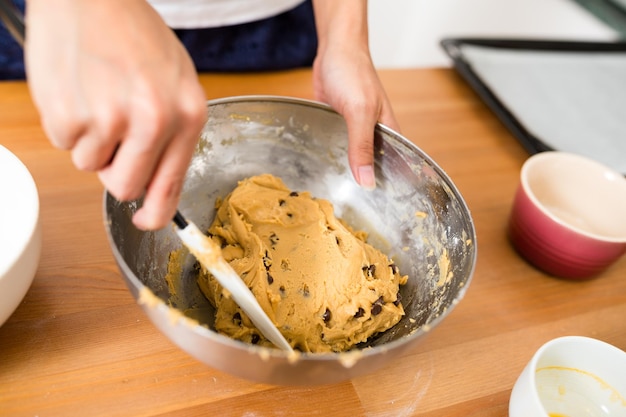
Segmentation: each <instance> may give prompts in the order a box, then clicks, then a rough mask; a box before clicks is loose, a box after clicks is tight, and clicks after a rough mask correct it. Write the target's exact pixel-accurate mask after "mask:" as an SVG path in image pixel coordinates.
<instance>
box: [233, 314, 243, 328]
mask: <svg viewBox="0 0 626 417" xmlns="http://www.w3.org/2000/svg"><path fill="white" fill-rule="evenodd" d="M233 323H234V324H235V325H237V326H241V314H239V312H236V313H235V314H233Z"/></svg>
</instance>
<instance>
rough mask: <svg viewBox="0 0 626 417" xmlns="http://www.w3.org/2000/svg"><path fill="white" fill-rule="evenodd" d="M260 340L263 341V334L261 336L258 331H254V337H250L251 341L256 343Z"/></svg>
mask: <svg viewBox="0 0 626 417" xmlns="http://www.w3.org/2000/svg"><path fill="white" fill-rule="evenodd" d="M260 341H261V336H259V335H258V334H256V333H252V337H251V338H250V343H252V344H253V345H256V344H257V343H259V342H260Z"/></svg>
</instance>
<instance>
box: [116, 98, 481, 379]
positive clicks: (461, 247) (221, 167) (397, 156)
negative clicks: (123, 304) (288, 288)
mask: <svg viewBox="0 0 626 417" xmlns="http://www.w3.org/2000/svg"><path fill="white" fill-rule="evenodd" d="M208 111H209V121H208V122H207V124H206V126H205V128H204V131H203V133H202V137H201V139H200V141H199V144H198V147H197V150H196V153H195V155H194V157H193V161H192V163H191V165H190V168H189V171H188V175H187V179H186V182H185V187H184V190H183V193H182V200H181V203H180V207H179V208H180V210H181V212H182V213H183V214H184V215H185V216H186V217H187V218H189V219H190V220H192V221H193V222H194V223H196V224H197V225H198V226H199V227H200V228H202V229H204V230H206V229H207V228H208V226H209V224H210V223H211V221H212V219H213V215H214V203H215V200H216V199H217V198H220V197H225V196H226V195H227V194H228V193H229V192H230V191H232V189H233V188H234V187H235V186H236V185H237V182H238V181H240V180H242V179H243V178H246V177H249V176H252V175H256V174H262V173H271V174H274V175H276V176H278V177H280V178H282V179H283V180H284V182H285V183H286V184H287V186H288V187H290V188H291V189H293V190H301V191H310V192H311V194H312V195H313V196H316V197H320V198H325V199H328V200H330V201H331V202H332V203H333V204H334V207H335V212H336V214H337V216H339V217H342V218H343V219H344V220H346V221H347V222H348V223H349V224H350V225H351V226H352V227H353V228H355V229H357V230H365V231H366V232H368V233H369V239H368V242H369V243H371V244H372V245H374V246H375V247H377V248H378V249H380V250H382V251H383V252H384V253H386V254H387V255H389V256H391V257H392V258H393V259H394V261H395V263H396V264H397V265H398V267H399V268H400V271H401V272H402V273H403V274H407V275H408V276H409V280H408V283H407V284H406V285H405V286H403V287H402V288H401V297H402V303H403V305H404V308H405V311H406V316H405V317H404V318H402V320H401V321H400V322H399V323H398V324H397V325H396V326H395V327H393V328H391V329H390V330H388V331H386V332H384V333H382V334H380V335H378V336H377V337H375V338H373V339H372V340H370V341H369V342H368V343H367V344H366V345H364V346H359V348H357V349H354V350H352V351H350V352H347V353H341V354H302V355H301V356H300V357H299V358H298V359H297V360H295V361H294V360H293V358H291V357H288V355H287V354H286V353H284V352H283V351H280V350H277V349H268V348H263V347H259V346H254V345H248V344H245V343H243V342H239V341H236V340H233V339H230V338H228V337H225V336H222V335H220V334H218V333H216V332H215V331H213V330H212V329H211V327H212V322H213V314H214V311H213V308H212V307H211V305H210V304H209V303H208V302H207V300H206V299H205V297H204V296H203V295H202V293H201V292H200V290H199V288H198V286H197V284H196V273H197V272H196V270H195V269H194V259H193V258H192V256H191V255H187V256H186V260H185V261H184V266H183V268H182V273H181V278H180V282H179V284H178V288H177V290H176V293H174V294H170V290H169V288H168V285H167V284H166V281H165V276H166V274H167V270H168V257H169V254H170V253H171V252H172V251H174V250H177V249H180V248H181V246H182V245H181V243H180V241H179V239H178V238H177V236H176V234H175V233H174V231H173V229H172V228H169V227H168V228H165V229H163V230H160V231H157V232H142V231H139V230H137V229H136V228H135V227H134V226H133V224H132V221H131V217H132V215H133V213H134V212H135V211H136V209H137V207H139V206H140V205H141V201H134V202H130V203H121V202H118V201H116V200H115V199H114V198H113V197H111V196H110V195H108V194H105V201H104V211H105V216H106V228H107V233H108V236H109V241H110V244H111V248H112V250H113V253H114V256H115V259H116V261H117V263H118V265H119V267H120V269H121V271H122V274H123V276H124V279H125V281H126V284H127V285H128V288H129V289H130V291H131V292H132V294H133V295H134V296H135V297H136V298H137V299H138V300H139V301H140V305H141V306H142V308H143V309H144V311H145V312H146V314H147V315H148V316H149V317H150V319H151V320H152V322H153V323H154V324H155V325H156V326H157V327H158V328H159V329H160V330H161V331H162V332H163V333H165V334H166V335H167V337H169V338H170V339H171V340H172V341H173V342H174V343H175V344H177V345H178V346H180V347H181V348H182V349H183V350H185V351H186V352H188V353H189V354H191V355H193V356H194V357H196V358H197V359H199V360H200V361H202V362H204V363H205V364H207V365H210V366H211V367H214V368H216V369H220V370H222V371H224V372H227V373H230V374H233V375H237V376H239V377H243V378H246V379H250V380H255V381H259V382H265V383H271V384H296V385H305V384H322V383H333V382H339V381H342V380H346V379H350V378H353V377H356V376H358V375H362V374H364V373H367V372H371V371H374V370H376V369H378V368H380V367H382V366H384V365H385V364H386V363H388V362H389V361H391V360H392V359H393V358H396V357H398V356H399V354H400V353H401V352H403V351H404V350H406V349H409V348H411V347H413V346H414V345H415V344H416V342H418V341H419V340H420V339H422V338H423V336H425V334H427V333H428V332H429V331H430V330H432V329H433V328H434V327H435V326H436V325H437V324H438V323H440V322H441V321H442V320H443V319H444V318H445V317H446V316H447V315H448V314H449V313H450V311H451V310H452V308H453V307H454V306H455V305H456V304H457V303H458V302H459V301H460V300H461V298H462V297H463V295H464V293H465V291H466V290H467V288H468V285H469V283H470V280H471V277H472V274H473V272H474V265H475V262H476V235H475V230H474V225H473V222H472V218H471V216H470V212H469V210H468V208H467V206H466V204H465V202H464V201H463V199H462V197H461V195H460V194H459V192H458V190H457V189H456V187H455V186H454V184H453V183H452V181H451V180H450V179H449V178H448V176H447V175H446V174H445V173H444V172H443V170H442V169H441V168H439V167H438V166H437V164H436V163H435V162H434V161H432V160H431V158H429V157H428V156H427V155H426V154H424V153H423V152H422V151H421V150H420V149H418V148H417V147H416V146H415V145H414V144H412V143H411V142H410V141H408V140H407V139H405V138H404V137H402V136H400V135H399V134H397V133H396V132H394V131H392V130H390V129H388V128H386V127H384V126H382V125H378V126H377V127H376V132H375V169H376V179H377V187H376V189H375V190H373V191H368V190H364V189H361V188H360V187H358V186H357V185H356V183H355V182H354V180H353V178H352V176H351V173H350V169H349V167H348V157H347V133H346V126H345V122H344V120H343V118H342V117H341V116H340V115H338V114H337V113H335V112H334V111H333V110H331V109H330V108H329V107H327V106H325V105H322V104H319V103H316V102H312V101H306V100H300V99H293V98H285V97H273V96H270V97H266V96H251V97H233V98H227V99H221V100H214V101H210V102H209V103H208ZM144 287H148V288H149V289H150V290H151V291H152V293H154V294H155V295H156V296H157V297H158V298H155V299H154V300H156V302H145V300H143V301H142V298H143V295H144V294H145V292H146V291H145V288H144ZM140 294H141V295H140ZM172 305H174V306H175V307H176V309H175V308H173V307H171V306H172ZM178 312H184V313H185V314H186V316H183V315H180V314H178ZM187 316H191V317H193V318H194V320H188V319H187V318H186V317H187ZM196 320H197V321H196Z"/></svg>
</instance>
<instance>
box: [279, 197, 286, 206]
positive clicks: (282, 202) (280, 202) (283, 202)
mask: <svg viewBox="0 0 626 417" xmlns="http://www.w3.org/2000/svg"><path fill="white" fill-rule="evenodd" d="M285 203H286V201H285V200H283V199H282V198H281V199H280V200H278V205H279V206H284V205H285Z"/></svg>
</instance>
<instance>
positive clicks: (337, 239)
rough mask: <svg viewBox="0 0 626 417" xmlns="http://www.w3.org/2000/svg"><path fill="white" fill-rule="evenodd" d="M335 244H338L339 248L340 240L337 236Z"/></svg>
mask: <svg viewBox="0 0 626 417" xmlns="http://www.w3.org/2000/svg"><path fill="white" fill-rule="evenodd" d="M335 242H337V246H339V238H338V237H337V236H335Z"/></svg>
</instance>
